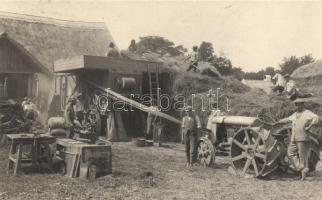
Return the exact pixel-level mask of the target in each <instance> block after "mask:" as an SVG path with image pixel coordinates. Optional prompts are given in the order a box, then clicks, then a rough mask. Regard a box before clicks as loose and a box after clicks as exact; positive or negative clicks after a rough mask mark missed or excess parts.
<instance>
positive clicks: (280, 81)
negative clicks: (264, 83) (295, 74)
mask: <svg viewBox="0 0 322 200" xmlns="http://www.w3.org/2000/svg"><path fill="white" fill-rule="evenodd" d="M272 80H274V81H275V85H274V88H273V92H276V91H278V92H279V93H282V92H283V91H284V88H285V84H286V81H285V79H284V77H283V76H282V74H280V73H276V74H275V75H274V76H273V78H272Z"/></svg>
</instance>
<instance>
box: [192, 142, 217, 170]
mask: <svg viewBox="0 0 322 200" xmlns="http://www.w3.org/2000/svg"><path fill="white" fill-rule="evenodd" d="M215 152H216V151H215V147H214V146H213V144H212V142H211V141H210V140H209V139H208V138H207V137H202V138H201V139H200V141H199V142H198V155H197V159H198V162H199V163H200V165H201V166H203V167H210V166H212V165H213V163H214V162H215Z"/></svg>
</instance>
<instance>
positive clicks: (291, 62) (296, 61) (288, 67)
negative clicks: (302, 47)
mask: <svg viewBox="0 0 322 200" xmlns="http://www.w3.org/2000/svg"><path fill="white" fill-rule="evenodd" d="M311 62H314V58H313V57H312V55H311V54H307V55H304V56H302V57H300V58H298V57H296V56H290V57H288V58H287V57H284V58H283V62H282V63H281V64H280V68H281V71H282V73H283V74H286V73H288V74H292V73H293V72H294V71H295V70H296V69H297V68H299V67H300V66H302V65H306V64H309V63H311Z"/></svg>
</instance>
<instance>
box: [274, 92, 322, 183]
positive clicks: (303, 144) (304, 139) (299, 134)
mask: <svg viewBox="0 0 322 200" xmlns="http://www.w3.org/2000/svg"><path fill="white" fill-rule="evenodd" d="M294 103H295V105H296V108H297V111H296V112H295V113H294V114H292V115H291V116H289V117H287V118H284V119H281V120H280V121H279V123H288V122H291V123H292V135H291V141H290V144H289V146H288V150H287V153H288V156H289V157H290V158H291V162H292V164H293V165H294V167H295V169H297V170H299V171H301V173H302V180H304V179H305V177H306V175H307V173H308V172H309V168H308V149H309V146H310V136H309V134H308V133H307V131H308V130H310V129H311V127H312V126H313V125H315V124H317V123H318V122H319V116H318V115H316V114H314V113H313V112H311V111H309V110H306V109H305V108H304V100H303V99H299V98H298V99H296V100H295V101H294ZM297 154H298V155H299V164H298V165H297V164H296V160H297Z"/></svg>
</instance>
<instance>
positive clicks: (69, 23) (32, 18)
mask: <svg viewBox="0 0 322 200" xmlns="http://www.w3.org/2000/svg"><path fill="white" fill-rule="evenodd" d="M0 18H6V19H14V20H20V21H26V22H31V23H43V24H51V25H56V26H63V27H80V28H87V29H106V26H105V23H104V22H103V21H101V22H85V21H74V20H65V19H57V18H52V17H43V16H36V15H29V14H21V13H14V12H4V11H0Z"/></svg>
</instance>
